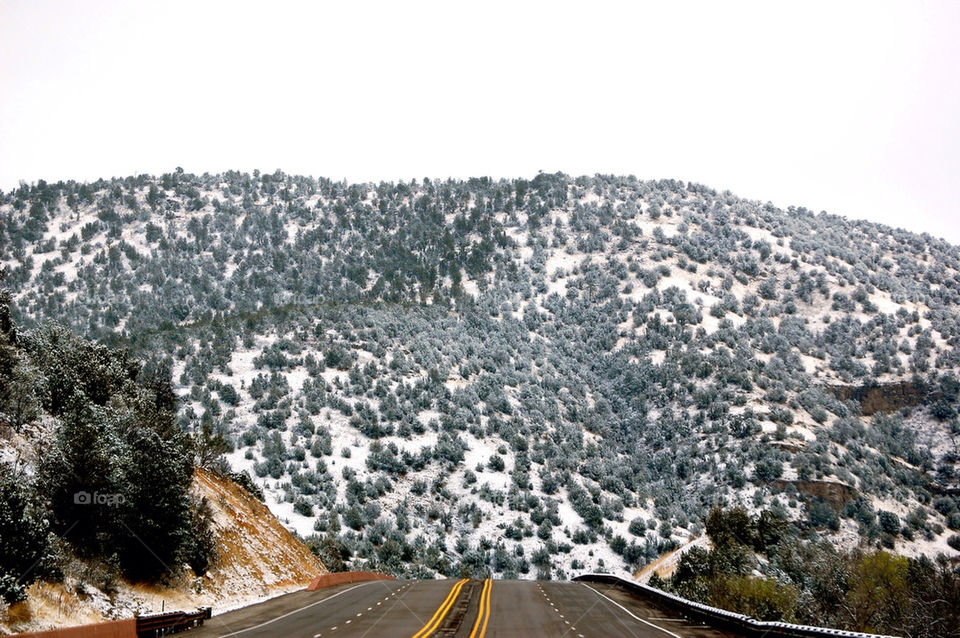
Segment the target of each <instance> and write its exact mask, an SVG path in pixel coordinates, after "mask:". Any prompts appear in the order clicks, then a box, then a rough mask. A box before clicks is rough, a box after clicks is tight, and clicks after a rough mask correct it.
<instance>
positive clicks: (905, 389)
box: [827, 381, 927, 416]
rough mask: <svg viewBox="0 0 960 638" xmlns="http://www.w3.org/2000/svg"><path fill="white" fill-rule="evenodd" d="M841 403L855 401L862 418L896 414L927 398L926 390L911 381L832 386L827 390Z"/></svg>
mask: <svg viewBox="0 0 960 638" xmlns="http://www.w3.org/2000/svg"><path fill="white" fill-rule="evenodd" d="M827 389H828V390H829V391H830V392H831V393H833V395H834V396H835V397H837V398H838V399H840V400H841V401H856V402H857V403H859V404H860V411H861V413H862V414H863V415H864V416H870V415H872V414H876V413H877V412H884V413H889V412H896V411H897V410H899V409H900V408H912V407H914V406H917V405H919V404H921V403H923V402H924V401H925V400H926V398H927V390H926V388H925V387H924V386H923V385H921V384H919V383H914V382H912V381H901V382H899V383H888V384H884V385H867V386H852V385H833V386H829V387H828V388H827Z"/></svg>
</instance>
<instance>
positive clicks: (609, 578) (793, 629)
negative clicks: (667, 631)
mask: <svg viewBox="0 0 960 638" xmlns="http://www.w3.org/2000/svg"><path fill="white" fill-rule="evenodd" d="M573 580H576V581H581V582H583V581H585V582H594V583H606V584H608V585H616V586H618V587H622V588H623V589H626V590H627V591H630V592H632V593H634V594H638V595H640V596H644V597H646V598H652V599H653V600H654V601H656V602H658V603H660V604H662V605H665V606H667V607H671V608H673V609H675V610H677V611H680V612H681V613H684V614H688V615H690V616H693V617H695V618H697V619H698V620H702V621H706V622H707V623H710V624H712V625H714V626H719V627H722V628H726V629H734V630H736V631H739V632H742V633H744V634H746V635H747V636H757V637H758V638H759V637H763V638H766V637H768V636H783V637H784V638H823V637H825V636H829V637H831V638H895V637H893V636H879V635H878V634H865V633H861V632H859V631H844V630H842V629H828V628H826V627H811V626H808V625H794V624H792V623H785V622H770V621H763V620H756V619H754V618H751V617H750V616H745V615H743V614H735V613H733V612H732V611H727V610H726V609H719V608H717V607H711V606H709V605H704V604H702V603H695V602H693V601H692V600H687V599H686V598H681V597H680V596H675V595H673V594H670V593H667V592H665V591H662V590H659V589H656V588H655V587H650V586H649V585H643V584H641V583H634V582H631V581H629V580H624V579H623V578H619V577H617V576H614V575H612V574H582V575H580V576H577V577H576V578H574V579H573Z"/></svg>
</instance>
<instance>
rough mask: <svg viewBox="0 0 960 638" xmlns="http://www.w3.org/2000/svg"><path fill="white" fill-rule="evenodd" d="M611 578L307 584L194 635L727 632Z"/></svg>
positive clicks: (293, 637)
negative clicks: (663, 605)
mask: <svg viewBox="0 0 960 638" xmlns="http://www.w3.org/2000/svg"><path fill="white" fill-rule="evenodd" d="M735 635H736V634H731V633H729V632H723V631H719V630H716V629H711V628H709V627H705V626H703V625H700V624H698V623H696V622H689V621H686V620H684V619H683V618H680V617H679V616H678V615H677V614H676V612H671V611H668V610H665V609H659V608H657V607H655V606H653V605H652V603H649V602H647V601H644V600H641V599H639V598H637V597H636V596H634V595H632V594H630V593H628V592H626V591H624V590H622V589H620V588H618V587H615V586H612V585H602V584H597V583H570V582H552V581H516V580H513V581H510V580H508V581H502V580H495V581H490V580H485V581H481V580H467V579H462V580H431V581H399V580H398V581H374V582H368V583H361V584H351V585H338V586H336V587H330V588H327V589H323V590H320V591H312V592H308V591H301V592H296V593H293V594H288V595H286V596H281V597H279V598H275V599H272V600H269V601H266V602H264V603H260V604H257V605H253V606H250V607H246V608H244V609H240V610H237V611H233V612H228V613H225V614H221V615H218V616H214V617H213V618H211V619H210V620H208V621H207V623H206V624H205V625H204V626H203V627H202V628H199V629H195V630H192V631H190V632H189V636H190V638H266V637H268V636H269V637H273V636H283V637H285V638H321V637H328V636H334V637H338V638H349V637H357V638H359V637H367V638H375V637H380V636H391V637H392V636H405V637H409V638H427V637H428V636H443V637H444V638H495V637H511V638H523V637H525V636H562V637H564V638H595V637H596V638H600V637H616V638H627V637H632V638H721V637H725V638H729V637H732V636H735Z"/></svg>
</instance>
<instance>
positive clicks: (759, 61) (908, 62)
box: [0, 0, 960, 244]
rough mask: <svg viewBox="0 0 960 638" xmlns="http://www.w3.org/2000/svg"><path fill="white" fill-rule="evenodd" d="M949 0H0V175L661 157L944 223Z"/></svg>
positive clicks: (760, 187)
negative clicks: (651, 0) (304, 0)
mask: <svg viewBox="0 0 960 638" xmlns="http://www.w3.org/2000/svg"><path fill="white" fill-rule="evenodd" d="M958 64H960V2H958V1H951V2H917V1H914V2H902V3H886V2H876V1H872V2H863V3H856V2H823V3H817V2H796V3H792V4H788V3H786V2H756V3H747V2H726V1H724V2H715V1H709V2H658V3H650V4H646V3H640V2H623V3H605V2H596V1H593V0H591V1H589V2H584V1H580V2H576V3H564V2H526V3H524V2H520V1H519V0H515V1H514V2H494V1H490V0H485V1H483V2H474V3H465V2H450V1H446V2H436V3H421V2H384V3H372V2H356V1H351V2H342V1H339V2H335V3H333V2H331V3H320V2H313V3H309V4H298V3H285V2H261V3H244V2H239V1H237V0H230V1H227V2H200V1H191V2H81V1H68V0H64V1H61V2H49V1H37V0H24V1H11V0H0V189H3V190H9V189H11V188H14V187H16V185H17V184H18V182H19V181H20V180H24V181H26V182H33V181H36V180H37V179H39V178H42V179H46V180H47V181H56V180H59V179H77V180H90V179H96V178H98V177H111V176H125V175H129V174H133V173H154V174H158V173H162V172H167V171H171V170H172V169H173V168H174V167H176V166H182V167H183V168H184V169H185V170H187V171H190V172H196V173H203V172H207V171H209V172H217V171H221V170H227V169H239V170H247V171H249V170H252V169H254V168H259V169H261V170H265V171H273V170H274V169H276V168H280V169H282V170H284V171H285V172H288V173H297V174H308V175H314V176H327V177H332V178H335V179H340V178H346V179H349V180H351V181H362V180H380V179H388V180H396V179H409V178H412V177H417V178H422V177H424V176H429V177H441V178H442V177H447V176H453V177H471V176H480V175H490V176H495V177H499V176H506V177H532V176H533V175H535V174H536V173H537V171H539V170H544V171H550V172H552V171H557V170H560V171H563V172H566V173H569V174H571V175H578V174H594V173H618V174H634V175H636V176H638V177H640V178H643V179H652V178H660V177H673V178H677V179H684V180H692V181H696V182H700V183H704V184H707V185H709V186H712V187H714V188H716V189H718V190H725V189H729V190H731V191H733V192H734V193H736V194H738V195H742V196H745V197H750V198H754V199H760V200H764V201H766V200H770V201H772V202H774V203H775V204H777V205H779V206H784V207H785V206H788V205H791V204H794V205H798V206H806V207H807V208H810V209H812V210H814V211H820V210H822V209H826V210H828V211H829V212H832V213H837V214H841V215H846V216H848V217H860V218H866V219H872V220H876V221H880V222H884V223H887V224H891V225H894V226H902V227H906V228H909V229H911V230H915V231H926V232H930V233H931V234H933V235H936V236H941V237H946V238H947V239H950V240H951V241H953V242H954V243H957V244H960V206H958V204H960V195H958V186H960V184H958V179H957V178H958V176H960V170H958V169H960V86H958V85H960V81H958V80H960V70H958Z"/></svg>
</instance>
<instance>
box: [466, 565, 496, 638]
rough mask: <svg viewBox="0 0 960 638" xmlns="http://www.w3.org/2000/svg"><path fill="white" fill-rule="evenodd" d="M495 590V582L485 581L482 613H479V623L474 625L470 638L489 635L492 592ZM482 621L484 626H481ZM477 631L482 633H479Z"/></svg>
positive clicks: (481, 600) (482, 594)
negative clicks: (488, 623)
mask: <svg viewBox="0 0 960 638" xmlns="http://www.w3.org/2000/svg"><path fill="white" fill-rule="evenodd" d="M491 589H493V580H491V579H489V578H488V579H487V580H485V581H483V592H482V593H481V594H480V611H479V612H478V613H477V622H476V623H474V625H473V631H471V632H470V638H483V637H484V635H485V634H486V633H487V622H488V621H489V620H490V590H491ZM481 621H483V624H482V626H481ZM477 629H479V630H480V633H479V634H478V633H477Z"/></svg>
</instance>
